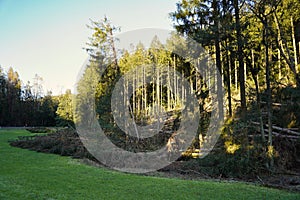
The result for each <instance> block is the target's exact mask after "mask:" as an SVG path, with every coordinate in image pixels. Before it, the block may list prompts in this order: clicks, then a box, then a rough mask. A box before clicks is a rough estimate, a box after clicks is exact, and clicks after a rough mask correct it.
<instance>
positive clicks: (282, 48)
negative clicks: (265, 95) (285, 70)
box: [273, 13, 300, 88]
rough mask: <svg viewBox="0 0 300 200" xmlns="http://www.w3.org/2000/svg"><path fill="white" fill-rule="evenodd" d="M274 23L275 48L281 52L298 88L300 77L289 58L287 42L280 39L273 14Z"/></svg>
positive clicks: (291, 59) (279, 31)
mask: <svg viewBox="0 0 300 200" xmlns="http://www.w3.org/2000/svg"><path fill="white" fill-rule="evenodd" d="M273 16H274V21H275V25H276V29H277V46H278V48H279V50H280V52H281V55H282V56H283V58H284V60H285V62H286V63H287V64H288V66H289V68H290V69H291V71H292V73H293V75H294V77H295V80H296V84H297V87H298V88H300V76H299V74H298V73H297V70H296V65H295V61H294V58H293V56H291V52H290V49H289V48H288V45H287V42H286V41H285V40H284V39H283V38H282V30H281V27H280V24H279V21H278V17H277V14H276V13H273Z"/></svg>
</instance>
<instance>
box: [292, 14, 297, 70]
mask: <svg viewBox="0 0 300 200" xmlns="http://www.w3.org/2000/svg"><path fill="white" fill-rule="evenodd" d="M291 27H292V40H293V48H294V59H295V67H296V72H297V73H298V72H299V71H298V67H297V66H298V58H297V46H296V39H295V29H294V21H293V17H292V16H291Z"/></svg>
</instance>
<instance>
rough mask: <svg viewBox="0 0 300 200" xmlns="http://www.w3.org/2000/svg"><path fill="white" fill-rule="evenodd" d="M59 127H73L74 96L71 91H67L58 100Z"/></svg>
mask: <svg viewBox="0 0 300 200" xmlns="http://www.w3.org/2000/svg"><path fill="white" fill-rule="evenodd" d="M58 101H59V103H58V107H57V110H56V114H57V119H56V120H57V125H59V126H68V125H73V109H74V108H73V95H72V93H71V90H67V91H66V93H65V94H64V95H61V96H60V97H59V99H58Z"/></svg>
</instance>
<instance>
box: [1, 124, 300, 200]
mask: <svg viewBox="0 0 300 200" xmlns="http://www.w3.org/2000/svg"><path fill="white" fill-rule="evenodd" d="M19 135H30V133H28V132H26V131H23V130H9V131H8V130H0V199H22V200H23V199H30V200H31V199H172V200H174V199H284V200H286V199H300V193H292V192H287V191H282V190H277V189H271V188H265V187H260V186H254V185H248V184H244V183H225V182H213V181H187V180H180V179H167V178H158V177H149V176H141V175H134V174H125V173H120V172H116V171H111V170H108V169H104V168H96V167H92V166H87V165H84V164H81V163H80V162H79V161H77V160H74V159H71V158H69V157H61V156H58V155H52V154H43V153H37V152H33V151H29V150H24V149H19V148H15V147H11V146H9V144H8V140H11V139H15V138H16V137H17V136H19Z"/></svg>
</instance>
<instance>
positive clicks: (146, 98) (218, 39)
mask: <svg viewBox="0 0 300 200" xmlns="http://www.w3.org/2000/svg"><path fill="white" fill-rule="evenodd" d="M170 18H171V19H172V21H173V23H174V28H175V29H176V31H177V33H180V34H182V35H183V36H184V37H190V38H192V39H194V40H195V41H197V42H198V43H199V44H201V45H202V47H203V48H205V50H206V51H207V52H208V53H209V55H210V57H211V59H209V60H207V61H205V62H206V63H205V66H207V69H206V70H204V72H201V73H200V72H198V71H197V70H196V68H195V66H193V63H191V62H190V61H189V59H186V58H182V57H181V56H179V55H177V54H175V53H174V52H172V51H166V50H165V48H164V47H168V48H169V49H172V48H176V47H178V45H179V44H180V48H182V49H181V50H186V51H188V44H187V45H182V44H183V42H182V41H181V40H180V38H177V37H176V35H173V36H171V37H170V38H169V39H168V40H167V42H166V44H162V43H161V42H160V40H159V38H158V37H154V38H153V41H152V43H151V46H150V48H149V49H146V48H145V47H144V45H143V44H142V43H140V44H138V45H136V46H134V47H133V51H124V50H123V51H121V56H120V55H118V56H117V54H119V52H118V51H117V50H116V48H115V43H116V42H117V41H115V40H114V35H115V33H116V32H118V30H119V28H117V27H114V26H113V25H112V24H111V22H110V21H109V20H108V19H107V18H106V17H105V18H104V19H103V20H100V21H91V23H90V25H88V27H89V28H90V29H91V30H92V31H93V34H92V36H91V37H90V41H89V43H88V47H86V48H85V49H86V51H87V53H88V54H89V56H90V61H89V65H88V67H87V68H86V69H85V71H84V73H83V75H82V78H81V79H80V81H79V82H78V85H77V92H78V94H76V95H77V96H76V100H77V102H76V103H77V104H78V103H83V105H84V102H88V101H89V100H90V97H91V96H92V97H94V98H95V99H96V101H95V102H96V106H97V117H98V120H99V122H100V124H102V125H104V126H105V129H106V130H107V131H108V132H109V133H108V135H109V136H110V137H111V138H112V140H114V141H115V143H118V142H119V143H120V141H121V140H122V141H123V143H124V141H125V143H126V141H129V140H134V139H133V138H132V137H128V136H126V134H125V133H123V132H120V130H118V129H117V128H116V126H115V122H114V120H113V117H112V114H111V113H112V110H111V108H110V99H111V95H112V89H113V85H114V84H115V83H116V82H117V80H118V79H119V77H120V76H121V75H123V74H125V73H126V72H128V71H130V70H132V69H134V68H135V67H138V66H142V65H147V64H155V65H157V66H167V70H162V68H159V67H158V68H156V71H155V72H152V73H154V74H155V76H154V77H152V80H151V81H150V83H147V84H146V82H145V79H146V77H147V76H149V73H148V72H147V71H146V70H144V68H141V71H136V73H134V74H132V75H131V76H130V77H129V79H128V80H129V82H127V83H125V84H124V90H123V91H122V92H123V93H126V92H128V83H130V84H133V85H139V84H142V85H141V86H140V87H137V89H136V90H135V92H134V93H133V95H132V96H131V97H130V105H129V108H130V110H131V117H132V118H134V119H135V120H136V121H137V122H138V123H139V124H142V125H143V124H150V123H152V122H153V121H155V120H156V116H157V115H160V113H161V111H162V109H161V108H164V110H165V111H167V113H168V114H169V115H172V116H174V119H178V120H179V121H180V109H181V108H182V105H183V103H182V102H184V99H185V97H186V95H188V94H189V93H191V92H192V93H194V94H196V96H197V98H198V100H199V102H198V103H199V110H200V112H201V117H202V118H201V120H200V122H199V129H198V130H199V132H198V133H197V135H196V136H195V141H194V143H193V144H192V145H191V147H190V150H189V152H190V153H191V154H188V153H187V155H188V156H190V157H193V156H194V155H195V152H197V153H199V149H200V148H201V146H202V145H203V143H205V140H206V139H207V138H206V129H207V124H208V123H209V119H210V115H211V112H212V109H213V108H214V107H213V106H214V105H213V103H212V102H211V100H210V96H209V91H210V90H216V91H218V92H221V93H222V91H223V90H225V99H224V100H225V104H223V103H221V102H219V104H218V105H219V106H220V107H219V108H218V111H219V115H220V116H221V117H222V118H224V119H225V123H224V125H223V127H222V137H221V138H220V140H219V142H218V144H217V145H216V148H215V153H212V154H211V156H208V157H206V158H205V159H202V160H201V159H199V160H197V161H196V162H197V164H199V163H200V164H202V166H203V165H204V166H207V168H206V169H205V170H207V171H206V173H216V171H218V172H217V174H218V173H219V174H223V175H227V176H229V175H230V174H231V173H234V174H240V175H243V174H244V173H249V174H251V173H253V174H255V173H257V172H261V171H274V169H278V170H299V161H300V159H299V155H300V154H299V153H300V152H299V151H300V149H299V146H300V145H299V141H300V140H299V136H300V133H299V127H300V88H299V87H300V64H299V62H300V3H299V1H298V0H277V1H274V0H244V1H241V0H222V1H218V0H181V1H180V2H178V3H177V9H176V10H175V11H174V12H172V13H170ZM212 62H213V63H215V64H214V65H210V64H207V63H212ZM201 63H202V60H199V65H201ZM107 66H108V67H107ZM104 67H105V73H104V74H102V75H101V76H100V74H101V73H103V69H104ZM106 67H107V68H106ZM210 67H211V68H210ZM213 67H214V68H213ZM212 70H217V71H218V72H219V74H220V77H217V75H215V74H212V73H211V71H212ZM174 71H176V72H178V73H180V74H181V75H182V78H185V79H186V80H188V81H189V84H190V88H191V89H190V91H187V90H186V88H182V83H181V82H180V79H177V78H174V77H173V76H170V74H171V73H172V72H174ZM147 73H148V74H147ZM211 77H212V78H211ZM39 79H40V77H38V76H36V77H35V81H34V83H33V84H32V85H30V83H28V84H26V85H24V84H23V85H22V84H21V81H20V80H19V76H18V73H17V72H15V71H14V70H13V69H12V68H10V69H9V71H8V72H6V73H5V72H3V70H1V71H0V106H1V107H0V125H1V126H55V125H58V126H65V125H70V126H73V123H74V120H75V122H78V121H80V120H81V119H80V117H79V118H78V116H77V115H75V116H74V115H73V109H74V105H73V101H72V98H73V97H75V96H74V94H71V92H70V91H67V92H66V93H65V94H64V95H61V96H57V97H55V96H51V93H49V94H47V95H43V94H42V93H41V85H40V84H39ZM162 79H166V80H168V82H167V84H166V85H165V86H161V85H162V84H161V83H162ZM207 79H209V80H210V81H207ZM170 85H172V87H174V88H175V91H174V92H170V89H169V87H170ZM218 92H217V93H218ZM179 93H180V95H179V96H180V97H181V98H178V94H179ZM176 94H177V96H176ZM219 94H220V93H219ZM120 101H124V102H125V99H124V100H123V99H120ZM77 109H78V110H77V111H78V112H84V110H85V108H84V107H80V106H79V107H77ZM125 124H126V122H125ZM174 124H175V123H174ZM175 126H176V124H175ZM125 128H126V127H125ZM175 129H176V127H175ZM168 134H169V135H168ZM168 134H166V135H167V136H171V135H170V133H168ZM171 134H172V133H171ZM157 139H158V138H156V140H155V141H157ZM135 141H136V140H135ZM151 141H152V142H153V140H151ZM161 141H163V142H165V141H166V138H165V137H164V136H162V137H161ZM138 142H139V143H143V142H144V143H143V145H142V144H141V146H143V148H146V149H148V150H149V148H150V149H151V147H149V145H150V144H148V143H147V141H143V140H140V141H138ZM145 142H146V143H147V144H145ZM159 143H160V142H159ZM174 143H176V141H174ZM126 144H127V143H126ZM143 148H142V149H139V150H140V151H141V150H143ZM153 148H155V147H153ZM200 153H201V152H200ZM196 155H199V154H196ZM211 166H214V168H211ZM210 170H214V171H213V172H212V171H210Z"/></svg>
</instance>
